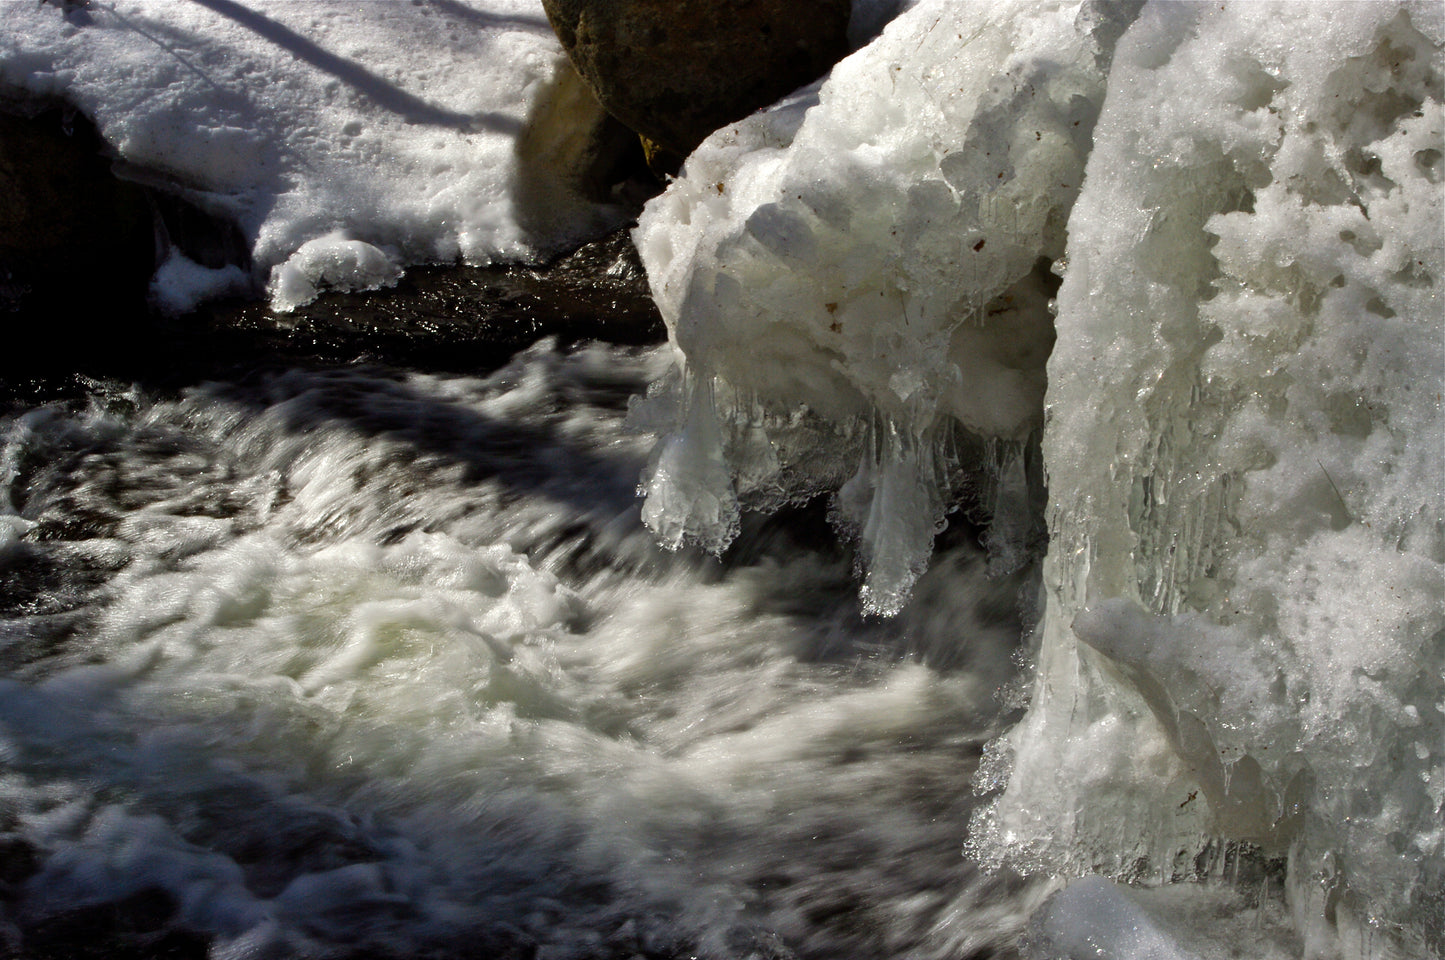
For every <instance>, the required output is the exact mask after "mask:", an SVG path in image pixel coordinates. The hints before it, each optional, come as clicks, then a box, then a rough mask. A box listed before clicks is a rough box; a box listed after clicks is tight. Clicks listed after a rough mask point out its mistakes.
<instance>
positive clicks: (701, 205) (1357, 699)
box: [636, 0, 1445, 957]
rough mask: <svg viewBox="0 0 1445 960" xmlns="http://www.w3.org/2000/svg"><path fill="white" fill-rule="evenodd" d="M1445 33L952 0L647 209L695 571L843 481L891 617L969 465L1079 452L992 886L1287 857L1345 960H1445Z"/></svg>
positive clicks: (1405, 17)
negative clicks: (1012, 447)
mask: <svg viewBox="0 0 1445 960" xmlns="http://www.w3.org/2000/svg"><path fill="white" fill-rule="evenodd" d="M1136 15H1137V19H1135V16H1136ZM1442 20H1445V12H1442V8H1441V7H1440V6H1439V5H1438V4H1425V3H1402V4H1330V5H1327V6H1326V5H1322V4H1297V3H1280V4H1270V3H1225V4H1178V3H1152V4H1149V5H1147V6H1145V7H1144V8H1143V10H1142V12H1139V11H1138V8H1137V6H1136V5H1128V4H1110V3H1097V4H1095V3H1083V4H1035V3H1026V4H1016V3H1008V2H998V3H992V4H982V3H969V4H958V3H948V2H943V0H935V2H926V0H925V2H923V3H920V4H918V5H917V6H916V7H914V8H913V9H912V10H910V11H909V12H908V13H906V14H904V15H903V16H901V17H899V18H898V19H897V20H895V21H894V22H893V23H891V24H890V25H889V26H888V28H887V29H886V30H884V32H883V33H882V35H881V36H880V37H879V38H878V39H877V40H876V41H875V42H874V43H872V44H871V45H870V46H868V47H867V48H865V49H864V50H862V51H861V52H859V53H858V54H856V55H854V56H853V57H852V58H850V59H849V60H846V61H844V62H843V63H842V64H840V65H839V66H838V67H837V68H836V69H835V70H834V72H833V74H832V76H831V77H830V78H829V79H828V80H827V82H826V83H824V84H822V85H821V87H819V88H817V89H815V90H811V91H803V92H801V93H800V94H798V95H796V96H795V97H793V98H791V99H790V100H788V101H786V102H784V103H782V104H779V105H778V106H776V107H775V108H773V109H772V110H770V111H768V112H766V113H764V114H760V115H757V116H754V117H752V118H750V119H749V120H747V121H745V122H743V123H740V124H737V125H735V126H733V127H730V128H727V129H725V130H722V131H719V132H718V133H716V134H715V135H714V136H713V137H712V138H711V139H709V140H708V141H707V142H706V143H704V144H703V146H702V147H701V148H700V149H699V150H698V151H697V152H696V153H695V154H694V155H693V156H692V157H691V158H689V160H688V163H687V166H686V168H685V170H684V176H683V177H682V178H681V179H680V180H679V181H677V182H676V183H674V184H673V185H672V187H671V188H670V189H669V190H668V191H667V193H666V194H664V195H663V196H662V197H660V198H659V199H657V200H655V201H654V202H653V203H652V204H650V205H649V207H648V209H647V211H646V214H645V215H644V217H643V220H642V222H641V224H640V226H639V229H638V231H637V234H636V238H637V241H638V245H639V248H640V250H641V251H642V254H643V257H644V260H645V262H646V264H647V267H648V271H649V277H650V279H651V282H652V285H653V290H654V294H655V296H656V298H657V300H658V302H659V305H660V306H661V308H662V312H663V315H664V317H665V319H666V320H667V322H668V325H669V329H670V331H671V335H672V339H673V341H674V343H675V344H676V346H677V347H678V350H679V355H680V357H681V365H682V370H681V372H680V374H679V375H677V376H675V377H674V378H673V379H672V380H671V381H670V382H668V383H664V384H659V385H658V386H657V387H656V388H655V390H654V395H653V396H652V397H651V398H650V399H649V401H648V402H646V403H644V404H640V405H639V407H638V409H637V410H636V417H637V420H638V422H639V423H640V424H641V425H643V426H648V427H650V428H653V429H659V430H660V431H661V432H662V433H663V434H664V437H663V438H662V439H661V440H660V442H659V444H658V448H657V453H656V455H655V462H654V467H653V470H652V472H651V473H650V474H649V475H648V476H647V478H646V479H645V488H646V492H647V496H648V499H647V506H646V508H645V516H646V518H647V520H648V522H649V524H650V525H651V526H652V527H653V529H654V530H656V531H657V532H658V534H659V535H660V537H661V538H662V539H663V541H664V542H667V543H671V544H677V543H680V542H682V541H684V540H689V539H691V540H695V541H697V542H700V543H702V544H704V545H705V546H708V547H710V548H712V549H720V548H721V547H723V546H725V545H726V544H727V542H728V541H729V539H730V537H731V536H732V534H733V532H734V531H735V530H736V526H737V515H738V512H739V511H740V510H741V509H743V508H744V507H746V506H748V505H752V504H760V505H763V506H768V505H771V504H773V503H777V502H780V501H783V500H786V499H788V498H789V497H796V496H801V495H806V494H810V493H815V492H818V491H826V490H832V491H834V492H835V494H836V496H835V513H836V514H837V516H838V519H839V522H840V525H841V526H843V527H844V529H845V531H846V532H850V533H852V534H853V535H855V536H857V537H858V538H859V539H860V541H861V543H860V553H861V555H862V558H863V561H864V563H865V564H866V565H867V567H868V572H867V580H866V581H865V585H864V588H863V596H864V600H865V604H866V606H867V607H868V608H869V609H870V610H873V611H875V612H883V613H887V612H891V611H893V610H896V609H898V608H899V607H900V606H901V605H902V603H903V602H904V601H905V599H906V597H907V594H908V589H909V585H910V584H911V582H912V579H913V577H915V576H916V575H917V572H918V571H919V570H920V569H921V568H922V565H923V564H924V563H925V562H926V559H927V555H928V548H929V543H930V542H931V538H932V536H933V534H934V532H935V530H936V529H937V528H938V525H939V523H940V521H941V519H942V516H943V510H944V507H945V505H946V503H947V500H948V497H949V496H950V494H951V490H952V484H953V483H955V482H956V479H957V478H956V476H954V474H953V470H954V468H955V466H956V463H955V461H954V459H953V458H956V457H958V456H959V455H960V451H961V450H967V449H969V448H967V447H959V446H958V445H957V438H958V436H959V435H960V433H963V434H965V435H969V436H973V437H984V438H992V439H993V441H994V442H993V445H992V446H987V445H986V446H985V447H984V449H986V450H991V451H992V452H994V453H995V455H997V452H998V451H999V450H1001V449H1007V445H1008V444H1010V443H1014V444H1016V443H1018V442H1019V441H1020V440H1021V439H1022V438H1024V437H1026V436H1027V435H1028V434H1029V433H1030V432H1031V431H1033V430H1036V429H1038V428H1039V427H1040V425H1042V427H1043V438H1044V439H1043V445H1044V460H1045V469H1046V471H1047V475H1048V483H1049V508H1048V522H1049V528H1050V533H1051V542H1050V547H1049V556H1048V559H1047V563H1046V570H1045V579H1046V584H1047V588H1048V600H1047V612H1046V616H1045V621H1044V624H1043V627H1042V629H1041V645H1042V646H1041V650H1040V653H1039V673H1038V681H1037V688H1036V691H1035V695H1034V700H1033V704H1032V707H1031V709H1030V711H1029V713H1028V715H1027V716H1026V718H1025V719H1024V721H1023V722H1022V723H1021V724H1020V725H1019V726H1018V727H1017V728H1016V729H1015V730H1014V731H1013V733H1012V734H1011V735H1010V736H1009V737H1008V738H1007V739H1006V740H1004V741H1001V742H999V743H998V744H996V745H995V746H994V748H993V749H992V750H990V752H989V756H988V758H987V762H986V763H985V765H984V768H983V771H982V774H981V776H980V785H981V787H988V788H991V787H992V786H994V785H997V784H999V783H1003V782H1007V783H1008V787H1007V790H1006V792H1005V793H1004V795H1003V796H1002V798H1001V799H1000V800H999V801H998V802H997V804H996V805H995V806H994V807H993V808H992V809H991V810H990V811H989V812H988V813H987V815H986V816H983V817H981V818H980V819H979V821H978V822H977V823H976V825H975V827H976V836H975V837H974V839H973V845H974V847H973V849H974V852H975V853H976V854H978V855H980V856H982V857H984V858H985V859H986V860H993V861H995V862H1002V861H1004V860H1009V861H1012V862H1014V863H1016V864H1020V865H1022V866H1024V867H1026V868H1031V869H1040V870H1047V871H1058V872H1063V873H1066V874H1067V873H1084V872H1090V871H1096V870H1097V871H1102V872H1105V873H1109V874H1112V875H1115V876H1129V877H1141V876H1143V877H1153V878H1159V879H1163V880H1168V879H1170V878H1171V877H1174V876H1180V875H1186V876H1187V875H1193V874H1194V873H1195V871H1196V870H1197V865H1196V861H1195V858H1196V856H1197V855H1198V854H1199V853H1200V852H1201V851H1202V850H1203V849H1204V848H1205V845H1206V844H1207V842H1208V840H1209V838H1211V837H1218V836H1223V837H1226V838H1229V839H1231V840H1234V841H1249V842H1252V843H1257V844H1259V845H1261V846H1262V847H1263V849H1264V851H1265V853H1266V854H1267V855H1278V856H1283V855H1285V854H1286V853H1287V854H1288V856H1289V858H1290V863H1291V868H1290V900H1291V904H1292V907H1293V909H1294V910H1295V914H1296V923H1297V925H1298V927H1299V929H1300V931H1301V933H1302V935H1303V936H1304V938H1305V954H1306V955H1307V956H1310V957H1315V956H1326V955H1332V953H1331V951H1334V950H1337V949H1344V948H1349V949H1355V948H1358V949H1359V950H1360V951H1361V952H1362V953H1364V954H1375V955H1381V956H1383V955H1388V952H1389V951H1390V950H1392V949H1398V950H1402V951H1404V954H1403V955H1410V956H1421V955H1424V954H1425V953H1426V952H1428V951H1434V952H1436V953H1438V952H1440V951H1441V950H1445V943H1442V941H1441V940H1440V937H1441V933H1440V931H1441V930H1445V898H1442V894H1441V890H1442V889H1445V885H1442V877H1445V828H1442V820H1445V818H1442V813H1445V703H1442V694H1445V689H1442V678H1445V589H1442V585H1445V521H1442V517H1445V472H1442V470H1445V457H1442V452H1445V418H1442V403H1441V399H1440V398H1441V392H1440V391H1441V373H1442V360H1445V341H1442V316H1445V313H1442V305H1441V300H1440V289H1441V283H1442V266H1445V263H1442V260H1445V252H1442V248H1445V242H1442V235H1441V223H1442V189H1441V177H1442V169H1445V168H1442V146H1445V143H1442V100H1445V96H1442V90H1441V82H1442V81H1441V59H1442V41H1445V24H1442ZM1126 26H1127V32H1126V33H1124V37H1123V39H1122V40H1120V41H1119V49H1118V58H1117V61H1116V62H1115V63H1113V64H1112V65H1111V64H1110V63H1109V57H1110V53H1111V47H1112V44H1113V41H1114V40H1115V38H1117V37H1118V35H1119V33H1120V32H1121V31H1124V29H1125V27H1126ZM1106 78H1107V80H1106ZM1106 84H1107V85H1106ZM1101 104H1102V114H1100V113H1099V111H1100V106H1101ZM1096 116H1097V117H1098V124H1097V127H1095V118H1096ZM1091 151H1092V152H1091ZM1085 158H1087V176H1084V174H1085V170H1084V163H1085ZM1080 183H1082V184H1083V188H1082V190H1081V191H1080V189H1079V186H1080ZM1066 223H1067V230H1065V224H1066ZM1041 260H1043V261H1045V262H1048V261H1051V262H1052V267H1053V270H1054V272H1055V273H1060V274H1062V275H1063V277H1064V280H1063V285H1062V287H1061V288H1060V289H1059V290H1058V294H1057V304H1056V318H1055V322H1054V323H1051V322H1050V319H1051V318H1050V312H1049V310H1048V305H1047V299H1048V296H1049V293H1050V285H1049V283H1048V279H1047V276H1048V275H1047V274H1046V273H1043V272H1042V271H1040V270H1039V269H1038V264H1039V262H1040V261H1041ZM1055 333H1057V337H1058V343H1057V346H1054V347H1053V352H1052V357H1051V359H1049V360H1048V366H1047V385H1048V389H1047V395H1045V393H1044V388H1045V382H1046V378H1045V376H1044V374H1045V370H1044V367H1043V358H1044V356H1045V355H1047V354H1048V352H1049V350H1050V347H1051V346H1053V337H1054V336H1055ZM1008 462H1009V459H1008V457H1007V456H1001V457H998V458H997V462H996V463H995V465H994V467H993V468H992V469H993V470H994V472H995V473H997V474H1000V475H1001V476H1002V475H1006V474H1007V473H1008V471H1007V470H1003V471H1000V470H999V469H998V463H1005V464H1006V463H1008ZM850 475H851V479H848V478H849V477H850ZM999 486H1000V487H1001V488H1003V487H1005V486H1007V484H1004V483H1002V482H1001V483H1000V484H999ZM1382 951H1383V952H1382Z"/></svg>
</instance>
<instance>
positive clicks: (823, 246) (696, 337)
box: [636, 2, 1136, 613]
mask: <svg viewBox="0 0 1445 960" xmlns="http://www.w3.org/2000/svg"><path fill="white" fill-rule="evenodd" d="M1133 6H1136V5H1132V4H1102V5H1098V6H1088V7H1082V8H1081V7H1080V6H1079V5H1078V4H1052V5H1042V6H1041V5H1038V4H1035V3H1032V2H1028V3H1018V4H995V5H988V4H975V3H967V4H958V3H947V2H934V3H924V4H921V5H919V6H917V7H915V8H913V9H912V10H911V11H910V12H909V13H908V14H907V15H905V16H902V17H900V18H898V19H897V20H894V21H893V22H892V23H891V24H890V25H889V26H888V28H887V29H886V30H885V31H884V33H883V35H882V36H881V37H880V38H879V39H877V40H876V41H875V42H874V43H873V44H871V45H870V46H869V47H867V48H866V49H865V51H863V52H861V53H859V54H856V55H854V56H853V57H851V58H849V59H847V60H845V61H843V62H842V63H840V64H839V65H838V66H837V67H836V68H835V69H834V70H833V72H832V75H831V76H830V78H829V79H828V80H827V82H826V83H824V84H823V85H822V87H821V89H817V90H805V91H802V92H800V93H799V94H797V95H796V96H795V97H793V98H792V99H790V100H787V101H785V102H783V103H781V104H779V105H778V106H777V107H775V108H773V109H772V110H770V111H767V112H764V113H761V114H757V115H754V116H753V117H751V118H749V119H747V120H745V121H743V122H742V123H739V124H736V125H734V126H731V127H727V128H724V129H723V130H721V131H719V132H717V133H716V134H714V135H713V136H712V137H711V138H710V139H709V140H708V141H707V142H705V143H704V144H703V145H702V147H701V148H699V150H698V151H697V152H696V153H694V154H693V156H692V157H690V158H689V160H688V164H687V167H686V169H685V171H684V173H685V175H684V176H683V178H682V179H680V180H679V181H677V182H676V183H674V184H673V185H672V188H671V189H669V190H668V191H667V192H666V193H665V194H664V195H663V197H661V198H660V199H658V200H655V201H653V202H652V203H651V204H649V205H648V208H647V210H646V212H645V214H644V216H643V218H642V221H641V224H640V225H639V228H638V231H637V234H636V237H637V242H638V248H639V250H640V252H641V253H642V256H643V259H644V262H645V263H646V264H647V266H648V272H649V277H650V279H651V283H652V287H653V292H654V295H655V297H656V299H657V302H658V305H659V307H660V308H661V310H662V313H663V316H664V319H666V320H667V322H668V323H669V325H670V327H671V330H672V334H673V339H674V341H675V342H676V344H677V346H678V347H679V349H680V350H681V352H682V353H683V354H684V355H685V357H686V373H685V376H684V377H682V378H680V380H679V385H678V386H677V387H676V388H674V391H673V392H674V393H675V394H681V396H676V397H674V398H673V399H674V401H680V403H677V407H678V413H677V414H676V416H677V418H678V423H677V425H676V427H675V428H674V431H673V432H672V433H671V434H670V435H669V437H668V438H667V439H666V440H664V441H663V444H662V447H661V449H660V453H659V456H658V459H657V463H656V465H655V468H654V470H653V472H652V475H651V478H650V479H649V481H648V485H647V497H648V500H647V507H646V516H647V518H648V521H649V524H650V525H651V526H652V527H653V528H654V529H655V530H656V531H657V533H658V534H659V535H660V536H661V537H662V538H663V539H664V540H665V541H667V542H671V543H679V542H682V541H683V540H684V539H692V540H696V541H697V542H700V543H702V544H704V545H707V546H709V547H711V548H713V549H717V548H720V547H722V546H725V545H726V544H727V543H728V542H729V540H730V539H731V537H732V535H733V533H734V532H735V530H736V524H737V513H738V510H739V508H740V504H749V503H751V504H758V503H762V504H769V503H773V502H777V501H779V500H786V499H788V498H790V497H802V496H807V495H808V494H811V493H815V492H817V489H818V488H819V487H822V488H824V489H826V487H827V486H828V485H829V484H830V483H832V482H834V481H835V479H836V477H839V476H841V477H843V478H848V477H850V476H851V479H847V482H846V484H844V485H843V486H842V490H841V492H840V494H839V496H838V498H837V501H836V507H837V511H836V512H837V514H838V519H839V522H840V524H841V525H842V526H843V527H844V528H845V529H846V530H847V531H848V532H850V533H852V534H855V535H856V536H857V537H858V538H859V540H860V542H861V549H862V556H863V561H864V564H865V565H866V567H867V580H866V582H865V585H864V598H865V603H866V605H867V606H868V607H869V608H870V609H872V610H874V611H877V612H882V613H892V612H896V611H897V610H898V609H899V607H900V606H901V604H902V603H903V602H904V600H905V599H906V598H907V596H908V591H909V588H910V586H911V584H912V583H913V580H914V579H915V578H916V577H917V575H918V574H919V573H920V572H921V571H922V569H923V567H924V566H925V565H926V562H927V557H928V552H929V549H930V546H931V544H932V541H933V536H934V534H935V533H936V532H937V530H938V529H939V527H940V524H941V522H942V521H943V519H944V513H945V510H946V508H947V507H948V506H949V503H948V490H949V486H950V480H949V475H950V473H951V472H952V471H951V466H952V465H951V463H950V460H951V459H952V458H953V457H954V456H955V451H956V450H957V448H958V436H957V434H958V431H960V430H962V431H967V434H968V435H969V436H971V437H973V438H978V439H983V440H988V441H992V442H993V443H995V444H997V445H1000V446H1002V447H1004V449H1003V451H1002V452H1000V453H997V454H996V456H997V458H998V459H1000V460H1001V461H1003V462H1005V463H1007V464H1009V465H1010V467H1011V469H1012V471H1013V472H1016V473H1021V470H1022V465H1021V463H1020V460H1021V458H1022V455H1023V453H1022V447H1023V442H1024V441H1025V440H1026V439H1027V438H1028V436H1029V434H1030V433H1031V432H1032V431H1034V430H1036V429H1037V428H1038V427H1039V425H1040V411H1041V408H1042V405H1041V401H1042V397H1043V391H1044V366H1043V365H1044V360H1045V358H1046V357H1047V356H1048V351H1049V347H1050V345H1051V343H1052V339H1053V329H1052V325H1051V323H1050V317H1049V313H1048V306H1047V305H1048V299H1049V292H1050V282H1049V277H1048V274H1047V272H1046V270H1042V269H1040V262H1041V261H1047V260H1051V259H1055V258H1058V257H1061V256H1062V255H1063V253H1064V222H1065V219H1066V217H1067V215H1068V210H1069V207H1070V205H1071V204H1072V203H1073V201H1074V198H1075V196H1076V195H1077V193H1078V189H1079V184H1080V181H1081V179H1082V175H1083V164H1084V158H1085V157H1086V156H1087V153H1088V145H1089V137H1090V133H1091V132H1092V129H1093V125H1094V120H1095V118H1096V116H1097V113H1098V106H1099V103H1100V101H1101V99H1102V97H1103V90H1104V73H1105V68H1106V64H1107V61H1108V55H1109V51H1110V49H1111V47H1112V44H1113V41H1114V40H1115V39H1116V38H1117V36H1118V34H1119V32H1120V30H1121V29H1122V25H1123V22H1124V21H1125V19H1126V17H1127V15H1128V13H1129V11H1130V9H1131V8H1132V7H1133ZM663 402H665V401H659V400H657V399H654V402H653V406H658V405H661V403H663ZM810 415H811V417H821V418H823V419H825V420H826V421H828V422H830V423H832V424H834V425H835V428H834V431H835V432H834V434H833V435H828V432H827V431H826V430H824V431H822V432H816V431H815V433H814V435H813V436H811V437H810V436H808V433H807V431H808V425H807V424H805V423H800V422H799V421H800V418H801V419H804V420H807V419H810ZM652 423H653V424H654V425H655V423H656V420H655V419H654V420H652ZM800 464H802V465H803V467H802V469H801V470H800V469H799V466H800ZM724 465H726V466H724ZM729 468H730V469H729Z"/></svg>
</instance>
